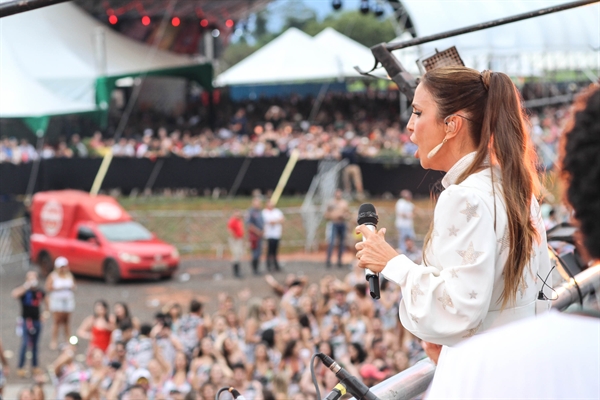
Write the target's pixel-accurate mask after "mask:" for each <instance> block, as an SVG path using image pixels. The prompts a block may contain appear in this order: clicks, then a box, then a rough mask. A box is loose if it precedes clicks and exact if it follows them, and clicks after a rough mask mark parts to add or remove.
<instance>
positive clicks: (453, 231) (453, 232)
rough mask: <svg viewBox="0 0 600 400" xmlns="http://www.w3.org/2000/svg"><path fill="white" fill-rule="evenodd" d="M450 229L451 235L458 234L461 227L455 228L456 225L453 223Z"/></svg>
mask: <svg viewBox="0 0 600 400" xmlns="http://www.w3.org/2000/svg"><path fill="white" fill-rule="evenodd" d="M448 230H449V231H450V232H449V236H457V235H456V234H457V233H458V231H459V230H460V229H458V228H455V227H454V225H452V226H451V227H450V228H448Z"/></svg>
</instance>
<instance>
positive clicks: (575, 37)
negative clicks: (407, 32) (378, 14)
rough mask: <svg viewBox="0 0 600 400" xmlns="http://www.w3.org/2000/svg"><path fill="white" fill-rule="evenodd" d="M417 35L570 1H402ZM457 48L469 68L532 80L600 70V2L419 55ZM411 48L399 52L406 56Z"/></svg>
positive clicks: (428, 46)
mask: <svg viewBox="0 0 600 400" xmlns="http://www.w3.org/2000/svg"><path fill="white" fill-rule="evenodd" d="M401 3H402V5H403V6H404V8H405V10H406V11H407V13H408V15H409V16H410V18H411V21H412V23H413V24H414V28H415V31H416V33H417V35H418V37H423V36H427V35H432V34H436V33H441V32H445V31H448V30H451V29H457V28H461V27H465V26H469V25H475V24H478V23H482V22H487V21H491V20H495V19H498V18H502V17H508V16H512V15H516V14H521V13H525V12H528V11H533V10H537V9H541V8H545V7H549V6H553V5H557V4H562V3H565V0H528V1H522V0H502V1H478V2H473V1H468V0H451V1H448V0H425V1H424V0H401ZM451 46H456V48H457V49H458V51H459V53H460V55H461V57H462V59H463V61H464V62H465V64H466V65H467V66H468V67H472V68H476V69H479V70H482V69H486V68H491V69H496V70H500V71H503V72H506V73H508V74H511V75H520V76H527V75H533V74H539V73H541V72H542V71H544V70H561V69H565V70H574V69H587V70H591V71H594V73H596V74H598V71H599V70H600V56H599V54H600V53H599V50H600V4H598V3H596V4H592V5H588V6H582V7H578V8H574V9H571V10H566V11H561V12H558V13H554V14H550V15H544V16H540V17H535V18H531V19H527V20H524V21H519V22H514V23H510V24H507V25H502V26H498V27H494V28H489V29H485V30H481V31H476V32H472V33H468V34H464V35H460V36H455V37H451V38H448V39H443V40H438V41H435V42H430V43H425V44H422V45H420V46H418V48H419V52H420V53H421V54H422V55H424V56H428V55H431V54H433V53H435V50H436V49H438V50H444V49H446V48H448V47H451ZM405 51H408V49H407V50H400V51H399V52H405Z"/></svg>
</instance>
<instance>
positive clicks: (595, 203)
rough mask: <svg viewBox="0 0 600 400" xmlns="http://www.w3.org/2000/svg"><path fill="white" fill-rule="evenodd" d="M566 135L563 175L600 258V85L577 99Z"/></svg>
mask: <svg viewBox="0 0 600 400" xmlns="http://www.w3.org/2000/svg"><path fill="white" fill-rule="evenodd" d="M572 113H573V114H572V116H571V119H570V120H569V122H568V123H567V125H566V127H565V131H564V135H563V138H562V142H563V143H562V146H561V149H562V157H561V158H562V160H561V170H560V172H561V178H562V180H563V182H564V183H565V187H566V199H567V201H568V203H569V204H570V206H571V207H572V209H573V211H574V217H575V219H576V220H577V222H578V224H579V229H580V231H581V234H582V236H583V238H582V239H583V245H584V247H585V250H587V252H588V254H589V255H590V257H592V258H594V259H599V258H600V85H598V84H594V85H590V86H589V87H588V88H587V89H585V90H583V91H582V92H581V93H580V94H579V96H578V97H577V98H576V99H575V102H574V103H573V107H572Z"/></svg>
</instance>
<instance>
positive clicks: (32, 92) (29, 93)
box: [0, 35, 96, 118]
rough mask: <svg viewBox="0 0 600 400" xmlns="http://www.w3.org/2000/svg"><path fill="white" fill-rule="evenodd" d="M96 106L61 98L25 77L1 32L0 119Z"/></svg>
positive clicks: (86, 108) (66, 111) (87, 108)
mask: <svg viewBox="0 0 600 400" xmlns="http://www.w3.org/2000/svg"><path fill="white" fill-rule="evenodd" d="M95 109H96V106H95V104H89V103H88V104H83V103H77V102H74V101H72V100H69V99H65V98H61V97H60V96H57V95H55V94H54V93H52V92H51V91H50V90H48V89H47V88H46V87H44V86H43V85H42V84H40V83H38V82H37V81H36V80H34V79H31V78H30V77H29V76H27V75H26V74H25V73H24V72H23V70H22V67H21V65H19V64H18V63H17V62H16V58H15V57H14V55H13V54H12V49H11V46H9V45H8V43H7V37H6V36H5V35H0V118H28V117H43V116H47V115H59V114H73V113H80V112H87V111H93V110H95Z"/></svg>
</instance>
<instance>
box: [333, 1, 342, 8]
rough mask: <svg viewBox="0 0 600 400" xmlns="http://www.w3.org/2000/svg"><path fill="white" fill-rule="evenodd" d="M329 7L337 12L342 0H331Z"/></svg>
mask: <svg viewBox="0 0 600 400" xmlns="http://www.w3.org/2000/svg"><path fill="white" fill-rule="evenodd" d="M331 7H332V8H333V9H334V10H339V9H340V8H342V0H333V1H332V2H331Z"/></svg>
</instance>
